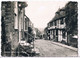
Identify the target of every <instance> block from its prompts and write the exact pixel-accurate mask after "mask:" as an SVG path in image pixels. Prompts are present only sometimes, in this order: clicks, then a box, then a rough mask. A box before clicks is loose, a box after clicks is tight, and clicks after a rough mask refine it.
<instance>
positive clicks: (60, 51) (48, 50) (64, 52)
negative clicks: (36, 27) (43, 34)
mask: <svg viewBox="0 0 80 58" xmlns="http://www.w3.org/2000/svg"><path fill="white" fill-rule="evenodd" d="M35 47H36V48H37V49H38V50H39V52H40V57H58V56H63V57H64V56H77V52H76V51H73V50H71V49H68V48H65V47H61V46H59V45H55V44H53V43H52V42H51V41H49V40H43V39H38V40H35Z"/></svg>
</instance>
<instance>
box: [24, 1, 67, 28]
mask: <svg viewBox="0 0 80 58" xmlns="http://www.w3.org/2000/svg"><path fill="white" fill-rule="evenodd" d="M67 2H68V1H27V4H28V6H27V7H26V8H25V14H26V15H27V16H28V17H29V18H30V20H31V21H32V23H33V24H34V27H37V28H40V29H41V28H42V29H44V28H45V27H46V26H47V23H48V22H49V21H50V20H52V18H53V17H54V15H55V12H56V11H57V10H58V9H59V8H62V7H64V6H65V4H66V3H67Z"/></svg>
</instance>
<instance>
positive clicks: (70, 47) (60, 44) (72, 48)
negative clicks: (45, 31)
mask: <svg viewBox="0 0 80 58" xmlns="http://www.w3.org/2000/svg"><path fill="white" fill-rule="evenodd" d="M51 43H53V44H55V45H59V46H62V47H66V48H68V49H71V50H74V51H76V52H77V51H78V48H75V47H72V46H68V45H65V44H62V43H58V42H53V41H51Z"/></svg>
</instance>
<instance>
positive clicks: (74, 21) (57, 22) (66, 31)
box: [47, 1, 78, 47]
mask: <svg viewBox="0 0 80 58" xmlns="http://www.w3.org/2000/svg"><path fill="white" fill-rule="evenodd" d="M47 27H48V31H47V32H48V39H49V40H53V41H56V42H61V43H64V44H68V45H71V46H75V47H78V46H77V44H78V7H77V2H71V1H70V2H68V3H67V4H66V5H65V7H63V8H61V9H58V11H57V12H56V13H55V16H54V18H53V19H52V20H51V21H50V22H49V23H48V24H47Z"/></svg>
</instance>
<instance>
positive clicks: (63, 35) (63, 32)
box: [62, 31, 65, 39]
mask: <svg viewBox="0 0 80 58" xmlns="http://www.w3.org/2000/svg"><path fill="white" fill-rule="evenodd" d="M62 37H63V38H64V39H65V31H62Z"/></svg>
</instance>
